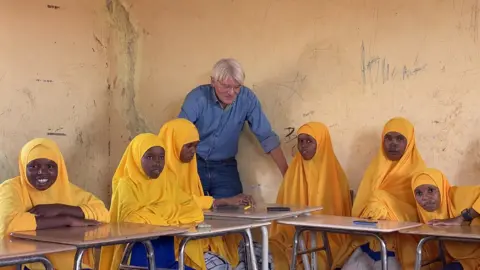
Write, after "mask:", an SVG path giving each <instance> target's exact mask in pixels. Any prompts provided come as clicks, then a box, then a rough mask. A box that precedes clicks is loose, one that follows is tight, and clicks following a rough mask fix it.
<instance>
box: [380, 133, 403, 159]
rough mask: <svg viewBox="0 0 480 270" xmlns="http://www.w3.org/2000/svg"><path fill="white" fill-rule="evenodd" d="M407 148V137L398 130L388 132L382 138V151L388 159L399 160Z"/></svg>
mask: <svg viewBox="0 0 480 270" xmlns="http://www.w3.org/2000/svg"><path fill="white" fill-rule="evenodd" d="M406 148H407V138H405V136H403V135H402V134H400V133H398V132H388V133H387V134H385V137H384V138H383V151H384V152H385V155H386V156H387V158H388V159H389V160H392V161H399V160H400V159H401V158H402V157H403V154H405V149H406Z"/></svg>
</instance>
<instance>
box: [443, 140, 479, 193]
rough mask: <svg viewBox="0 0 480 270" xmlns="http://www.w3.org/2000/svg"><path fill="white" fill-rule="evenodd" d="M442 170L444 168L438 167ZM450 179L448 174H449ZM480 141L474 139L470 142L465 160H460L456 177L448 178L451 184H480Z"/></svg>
mask: <svg viewBox="0 0 480 270" xmlns="http://www.w3.org/2000/svg"><path fill="white" fill-rule="evenodd" d="M437 169H439V170H442V168H437ZM447 179H448V176H447ZM479 179H480V141H479V140H473V141H471V142H470V143H469V144H468V148H467V150H466V153H465V155H464V156H463V161H462V162H459V169H458V171H457V173H456V175H455V178H454V179H448V180H449V181H450V184H452V183H455V185H457V186H469V185H479V183H480V181H479Z"/></svg>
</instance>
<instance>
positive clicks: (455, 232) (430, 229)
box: [400, 224, 480, 240]
mask: <svg viewBox="0 0 480 270" xmlns="http://www.w3.org/2000/svg"><path fill="white" fill-rule="evenodd" d="M400 233H404V234H415V235H424V236H445V237H452V238H469V239H479V240H480V226H430V225H425V224H424V225H422V226H420V227H416V228H410V229H406V230H402V231H400Z"/></svg>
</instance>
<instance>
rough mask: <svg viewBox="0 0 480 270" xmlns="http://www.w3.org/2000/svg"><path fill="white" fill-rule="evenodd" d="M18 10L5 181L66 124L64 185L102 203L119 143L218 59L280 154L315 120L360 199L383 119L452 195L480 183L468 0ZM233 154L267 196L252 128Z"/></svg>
mask: <svg viewBox="0 0 480 270" xmlns="http://www.w3.org/2000/svg"><path fill="white" fill-rule="evenodd" d="M16 2H31V3H30V4H29V5H28V6H27V5H26V4H24V5H22V4H16ZM16 2H15V4H13V3H14V2H13V1H12V2H11V3H12V4H9V5H7V9H5V8H2V9H1V10H0V18H2V19H3V18H4V16H6V17H7V18H6V20H7V22H8V23H9V25H6V24H5V23H2V24H0V36H1V37H4V36H5V37H9V38H8V39H7V42H6V43H5V42H3V41H2V42H0V59H2V60H3V59H7V61H6V62H5V61H0V88H1V91H2V93H3V92H6V93H7V95H3V98H2V99H1V100H0V131H1V132H2V141H1V145H0V149H1V150H0V151H2V153H1V154H2V155H0V166H3V167H5V168H6V169H2V171H0V176H3V177H7V176H11V175H14V174H15V172H16V164H15V163H16V155H17V152H18V150H19V149H20V147H21V145H23V143H24V142H25V141H26V140H27V139H29V138H31V137H35V136H43V135H45V133H46V132H47V131H48V128H52V129H57V128H59V127H60V126H62V127H63V128H64V129H63V130H62V132H65V133H66V134H67V136H63V137H55V138H56V139H57V140H58V141H59V143H60V144H61V146H62V148H63V149H64V153H65V156H67V161H68V164H69V170H70V172H71V173H72V176H71V177H72V178H74V179H73V181H74V182H76V183H79V184H81V185H82V186H84V187H87V188H89V189H90V190H92V191H94V192H95V193H97V194H100V195H101V196H106V195H105V194H106V190H108V188H109V187H108V184H109V182H110V177H111V174H112V172H113V170H114V169H115V167H116V165H117V163H118V161H119V159H120V157H121V154H122V153H123V150H124V148H125V147H126V144H127V143H128V139H129V138H130V137H132V136H134V135H135V134H137V133H138V132H143V131H151V132H157V131H158V130H159V128H160V126H161V124H162V123H163V122H164V121H166V120H168V119H170V118H173V117H175V115H176V114H177V113H178V110H179V108H180V105H181V103H182V101H183V98H184V96H185V94H186V93H187V92H188V91H190V90H191V89H192V88H193V87H195V86H196V85H198V84H201V83H207V82H208V75H209V71H210V68H211V67H212V65H213V64H214V62H215V61H216V60H218V59H219V58H222V57H235V58H237V59H238V60H239V61H241V63H242V64H243V66H244V68H245V70H246V73H247V81H246V84H247V86H249V87H251V88H253V89H254V91H255V92H256V93H257V95H258V97H259V99H260V100H261V102H262V105H263V108H264V110H265V113H266V114H267V116H268V117H269V118H270V120H271V122H272V125H273V127H274V129H275V131H277V132H278V134H279V135H280V136H281V137H282V142H283V148H284V150H285V153H286V154H287V155H288V156H289V158H291V154H292V148H293V147H294V142H295V141H291V142H286V141H287V139H288V138H285V136H286V134H287V133H288V130H287V128H289V127H294V128H298V127H299V126H300V125H302V124H303V123H305V122H307V121H322V122H324V123H325V124H327V125H328V126H330V131H331V134H332V138H333V142H334V147H335V151H336V153H337V156H338V158H339V160H340V162H341V164H342V165H343V167H344V169H345V170H346V172H347V175H348V176H349V178H350V182H351V186H352V188H357V186H358V184H359V181H360V179H361V177H362V174H363V172H364V170H365V168H366V166H367V165H368V162H369V160H370V159H371V158H372V157H373V155H374V154H375V153H376V151H378V147H379V142H380V132H381V128H382V126H383V124H384V123H385V122H386V121H387V120H388V119H389V118H390V117H393V116H397V115H400V116H405V117H407V118H409V119H410V120H411V121H412V122H413V123H414V124H415V125H416V134H417V141H418V145H419V148H420V151H421V153H422V155H423V157H424V159H425V160H426V162H427V164H428V165H429V166H434V167H438V168H440V169H442V170H443V171H444V172H445V173H446V174H447V176H448V177H449V178H450V180H451V182H452V183H454V184H460V185H467V184H476V183H479V181H478V180H477V179H479V178H478V177H479V176H480V164H479V163H480V141H479V139H480V127H479V120H478V117H477V116H478V115H479V114H480V107H479V106H476V105H477V104H476V103H478V98H479V97H480V91H479V90H478V89H476V86H477V84H478V83H479V82H480V50H479V49H480V45H479V36H478V30H479V29H478V23H479V21H478V20H480V18H479V17H480V16H478V13H479V10H480V7H479V6H478V2H477V1H473V0H464V1H437V0H424V1H415V0H406V1H388V3H387V2H386V1H380V0H378V1H369V0H367V1H346V0H345V1H343V0H342V1H313V0H311V1H308V0H297V1H294V0H277V1H273V0H271V1H267V0H265V1H263V0H243V1H224V0H211V1H186V0H185V1H154V0H149V1H147V0H113V1H112V2H111V6H110V8H109V9H108V10H107V8H106V7H105V5H104V2H103V1H100V0H98V1H76V2H81V3H82V4H80V3H76V2H75V3H73V2H72V3H73V4H65V8H63V6H62V4H61V3H60V2H64V1H57V2H58V3H57V4H58V5H59V6H61V8H60V9H56V10H55V9H48V8H46V7H45V6H46V4H47V3H46V2H44V1H16ZM53 2H55V1H53ZM32 3H34V4H32ZM48 4H52V1H49V2H48ZM53 4H55V3H53ZM4 14H5V15H4ZM2 19H0V20H2ZM11 24H13V25H12V26H10V25H11ZM3 33H6V35H5V34H3ZM94 35H96V36H97V37H98V39H99V41H100V42H101V43H102V44H103V45H101V44H99V42H97V41H96V39H95V38H94ZM2 40H3V39H2ZM54 40H56V41H57V43H56V44H51V43H52V41H54ZM73 42H76V43H75V44H73ZM91 48H94V49H95V50H96V52H93V51H92V49H91ZM52 55H58V56H59V57H57V58H55V59H54V58H52ZM27 56H28V57H27ZM105 62H107V63H108V68H105ZM81 63H84V65H83V66H81ZM37 73H39V75H37ZM37 77H38V78H39V79H42V80H43V79H51V80H53V81H55V82H53V83H44V82H37V81H36V79H37ZM58 82H60V83H58ZM108 85H110V90H111V91H110V92H109V91H108ZM24 89H27V90H28V91H25V90H24ZM68 89H69V90H68ZM29 91H30V92H29ZM27 93H30V94H27ZM46 93H48V94H46ZM67 93H69V95H67ZM109 94H110V96H109ZM5 96H6V97H7V98H6V99H5ZM53 98H55V99H54V101H55V103H54V104H55V105H56V106H46V105H45V103H46V102H47V100H52V99H53ZM94 99H95V100H96V107H94V105H92V100H94ZM32 100H33V101H32ZM47 104H48V103H47ZM73 105H76V106H75V109H72V106H73ZM2 112H5V113H4V114H3V115H2ZM33 112H34V113H35V115H33V114H32V113H33ZM109 123H110V124H109ZM19 124H21V126H20V125H19ZM25 124H26V125H25ZM109 130H110V132H109ZM80 131H81V132H83V133H82V137H83V142H84V143H83V145H80V144H79V143H78V142H77V141H78V139H77V138H78V133H79V132H80ZM109 134H110V135H109ZM19 135H20V136H19ZM85 138H89V140H87V139H85ZM87 141H88V142H89V143H90V145H87V144H86V143H85V142H87ZM109 142H110V144H109ZM108 145H110V146H111V147H110V148H111V157H110V160H109V159H108ZM240 149H241V150H240V153H239V156H238V159H239V164H240V172H241V176H242V179H243V181H244V187H245V191H246V192H248V193H253V194H255V196H256V198H257V199H259V200H265V201H273V200H274V199H275V195H276V191H277V189H278V186H279V184H280V182H281V176H280V174H279V172H278V171H277V169H276V168H275V165H274V164H273V162H272V161H271V160H270V159H269V157H268V156H265V155H264V154H263V153H262V152H261V149H260V147H259V146H258V144H257V142H256V141H255V139H254V138H253V137H252V136H251V135H248V133H246V135H244V136H242V138H241V141H240ZM4 153H5V155H6V156H7V158H6V159H3V158H4V155H3V154H4ZM2 156H3V157H2ZM76 164H82V165H81V166H78V167H77V166H75V165H76ZM108 164H110V166H109V165H108ZM82 166H83V167H82ZM85 168H87V169H85ZM97 183H98V184H97ZM103 198H105V197H103Z"/></svg>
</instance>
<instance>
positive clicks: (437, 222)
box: [412, 169, 480, 270]
mask: <svg viewBox="0 0 480 270" xmlns="http://www.w3.org/2000/svg"><path fill="white" fill-rule="evenodd" d="M412 189H413V194H414V196H415V199H416V202H417V210H418V216H419V217H420V221H421V222H424V223H428V224H430V225H433V226H441V225H443V226H460V225H462V224H464V223H470V225H474V226H478V225H479V224H480V219H478V217H479V216H480V215H479V213H480V187H479V186H470V187H455V186H454V187H452V186H450V184H449V183H448V180H447V178H446V177H445V175H443V173H442V172H440V171H439V170H436V169H425V170H424V171H421V172H419V173H417V174H416V175H415V176H414V178H413V181H412ZM445 249H446V251H447V254H448V255H449V256H450V257H452V258H453V260H454V261H453V262H451V263H449V264H447V265H446V266H445V267H444V268H443V269H444V270H455V269H459V270H462V269H465V270H478V269H480V245H479V244H476V243H475V244H474V243H462V242H450V241H448V242H445Z"/></svg>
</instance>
